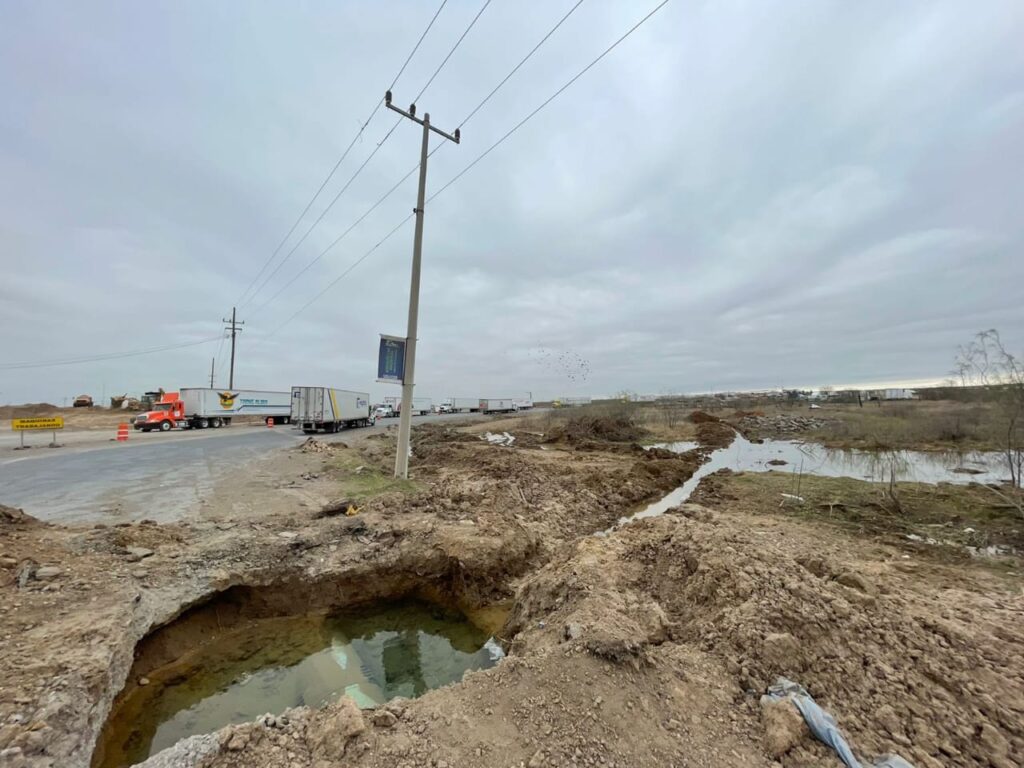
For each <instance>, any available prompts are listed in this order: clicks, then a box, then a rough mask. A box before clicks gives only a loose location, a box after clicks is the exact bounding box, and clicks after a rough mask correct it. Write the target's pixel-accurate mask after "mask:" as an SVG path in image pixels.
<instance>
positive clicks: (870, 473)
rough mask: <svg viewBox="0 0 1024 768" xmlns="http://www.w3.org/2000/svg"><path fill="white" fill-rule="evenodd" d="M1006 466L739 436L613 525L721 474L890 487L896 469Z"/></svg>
mask: <svg viewBox="0 0 1024 768" xmlns="http://www.w3.org/2000/svg"><path fill="white" fill-rule="evenodd" d="M649 447H650V448H665V449H667V450H670V451H675V452H676V453H685V452H686V451H690V450H693V449H695V448H696V447H697V444H696V443H660V444H658V445H652V446H649ZM1004 461H1005V460H1004V458H1003V456H1002V454H999V453H995V452H985V453H983V452H967V453H957V452H927V451H860V450H848V451H843V450H833V449H829V448H825V447H824V446H821V445H817V444H814V443H800V442H797V441H794V440H766V441H764V442H763V443H752V442H750V441H749V440H747V439H746V438H744V437H741V436H740V435H737V436H736V437H735V439H734V440H733V441H732V443H731V444H730V445H729V447H728V448H719V449H718V450H716V451H712V452H711V454H710V456H709V457H708V460H707V461H706V462H705V463H704V464H702V465H701V466H700V468H699V469H698V470H697V471H696V472H695V473H694V474H693V477H691V478H690V479H689V480H687V481H686V482H685V483H684V484H683V485H681V486H679V487H678V488H676V489H675V490H673V491H671V492H669V493H668V495H666V496H664V497H663V498H661V499H659V500H658V501H656V502H654V503H653V504H650V505H649V506H647V507H645V508H644V509H642V510H640V511H639V512H637V513H635V514H633V515H628V516H626V517H622V518H620V519H619V522H618V523H617V525H624V524H625V523H628V522H629V521H630V520H636V519H638V518H643V517H654V516H656V515H661V514H664V513H665V512H666V511H667V510H669V509H672V508H673V507H676V506H678V505H680V504H682V503H683V502H685V501H686V500H687V499H689V498H690V496H691V495H692V494H693V492H694V490H696V488H697V485H698V484H699V483H700V481H701V479H702V478H704V477H706V476H707V475H710V474H712V473H714V472H717V471H718V470H720V469H731V470H734V471H737V472H788V473H791V474H793V475H794V479H795V478H796V476H797V475H799V474H804V475H818V476H820V477H852V478H855V479H858V480H869V481H873V482H888V480H889V477H890V473H891V472H892V471H893V470H895V474H896V480H898V481H907V482H917V483H958V484H966V483H999V482H1002V480H1003V479H1004V478H1005V477H1006V475H1007V471H1006V468H1005V464H1004ZM771 462H775V463H774V464H773V463H771ZM794 492H795V486H794Z"/></svg>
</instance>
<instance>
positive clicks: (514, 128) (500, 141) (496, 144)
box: [427, 0, 669, 203]
mask: <svg viewBox="0 0 1024 768" xmlns="http://www.w3.org/2000/svg"><path fill="white" fill-rule="evenodd" d="M668 2H669V0H662V1H661V2H660V3H658V5H656V6H655V7H654V10H652V11H651V12H650V13H648V14H647V15H646V16H644V17H643V18H642V19H640V21H638V22H637V23H636V24H634V25H633V26H632V27H630V28H629V30H628V31H627V32H626V33H625V34H624V35H622V37H620V38H619V39H618V40H616V41H615V42H614V43H612V44H611V45H609V46H608V47H607V48H605V49H604V51H602V53H601V54H600V55H599V56H598V57H597V58H596V59H594V60H593V61H591V62H590V63H589V64H587V66H585V67H584V68H583V69H581V70H580V71H579V72H577V73H576V75H575V76H573V77H572V79H570V80H569V81H568V82H567V83H566V84H565V85H563V86H562V87H561V88H559V89H558V90H557V91H555V92H554V93H553V94H551V95H550V96H548V97H547V98H546V99H545V100H544V101H543V102H541V104H540V106H539V107H537V108H536V109H535V110H533V111H532V112H531V113H530V114H528V115H527V116H526V117H524V118H523V119H522V120H520V121H519V122H518V123H516V124H515V125H514V126H512V128H511V129H509V131H508V132H507V133H506V134H505V135H504V136H502V137H501V138H500V139H498V140H497V141H496V142H494V143H493V144H491V146H489V147H488V148H487V149H485V150H484V151H483V152H481V153H480V154H479V155H477V156H476V158H474V159H473V160H472V161H471V162H470V163H469V165H467V166H466V167H465V168H463V169H462V170H461V171H459V172H458V173H457V174H455V176H453V177H452V178H451V179H449V180H448V183H447V184H445V185H444V186H443V187H441V188H440V189H439V190H437V191H436V192H435V193H434V194H432V195H431V196H430V197H428V198H427V202H428V203H429V202H430V201H431V200H433V199H434V198H435V197H437V196H438V195H440V194H441V193H442V192H444V191H445V190H446V189H448V187H450V186H451V185H452V184H454V183H455V182H456V181H458V180H459V179H461V178H462V177H463V176H464V175H465V174H466V173H467V172H468V171H469V170H470V169H471V168H472V167H473V166H475V165H476V164H477V163H479V162H480V161H481V160H483V159H484V158H485V157H487V155H489V154H490V153H491V152H492V151H494V150H495V149H496V148H497V147H499V146H500V145H501V144H503V143H505V141H506V139H508V138H509V137H510V136H511V135H512V134H513V133H515V132H516V131H518V130H519V129H520V128H522V127H523V125H525V124H526V123H527V122H528V121H529V120H530V119H531V118H533V116H534V115H536V114H537V113H538V112H540V111H541V110H542V109H544V107H546V106H547V105H548V104H550V103H551V102H552V101H554V100H555V99H556V98H558V97H559V96H560V95H561V94H562V93H563V92H564V91H565V90H566V89H567V88H568V87H569V86H571V85H572V84H573V83H575V82H576V81H577V80H579V79H580V78H581V77H583V75H585V74H586V73H587V72H589V71H590V69H591V68H592V67H593V66H594V65H595V64H597V63H598V62H599V61H601V59H603V58H604V57H605V56H607V55H608V54H609V53H611V52H612V51H614V50H615V49H616V48H617V47H618V46H619V43H621V42H622V41H623V40H625V39H626V38H627V37H629V36H630V35H632V34H633V33H634V32H636V31H637V30H638V29H639V28H640V27H641V26H642V25H643V24H644V23H645V22H646V21H647V20H648V19H650V18H651V17H652V16H653V15H654V14H656V13H657V12H658V11H660V10H661V9H662V8H664V7H665V6H666V5H668Z"/></svg>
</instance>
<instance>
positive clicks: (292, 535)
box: [277, 531, 299, 539]
mask: <svg viewBox="0 0 1024 768" xmlns="http://www.w3.org/2000/svg"><path fill="white" fill-rule="evenodd" d="M277 535H278V536H280V537H281V538H282V539H296V538H298V536H299V534H298V533H296V532H295V531H281V532H280V533H279V534H277Z"/></svg>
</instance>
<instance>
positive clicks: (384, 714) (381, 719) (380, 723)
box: [373, 709, 398, 728]
mask: <svg viewBox="0 0 1024 768" xmlns="http://www.w3.org/2000/svg"><path fill="white" fill-rule="evenodd" d="M397 722H398V718H397V717H395V713H394V712H389V711H388V710H386V709H378V710H377V711H376V712H374V713H373V724H374V725H376V726H377V727H378V728H391V727H393V726H394V724H395V723H397Z"/></svg>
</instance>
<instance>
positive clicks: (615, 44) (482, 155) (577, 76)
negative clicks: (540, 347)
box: [263, 0, 669, 340]
mask: <svg viewBox="0 0 1024 768" xmlns="http://www.w3.org/2000/svg"><path fill="white" fill-rule="evenodd" d="M668 3H669V0H662V2H660V3H659V4H658V5H656V6H655V7H654V8H653V9H652V10H651V11H650V12H649V13H648V14H647V15H646V16H644V17H643V18H642V19H640V21H638V22H637V23H636V24H634V25H633V26H632V27H630V28H629V29H628V30H627V31H626V32H625V33H624V34H623V35H622V36H621V37H619V38H618V39H617V40H616V41H615V42H613V43H612V44H611V45H609V46H608V47H607V48H605V49H604V51H602V52H601V53H600V54H599V55H598V56H597V57H596V58H595V59H594V60H592V61H591V62H590V63H589V64H587V66H585V67H584V68H583V69H581V70H580V71H579V72H577V73H576V74H575V75H574V76H573V77H572V78H571V79H570V80H568V81H567V82H566V83H565V84H564V85H563V86H562V87H561V88H559V89H558V90H557V91H555V92H554V93H553V94H551V95H550V96H549V97H548V98H547V99H545V100H544V101H543V102H542V103H541V104H540V106H538V107H537V108H536V109H534V110H533V111H532V112H530V113H529V114H528V115H527V116H526V117H524V118H523V119H522V120H520V121H519V122H518V123H516V124H515V125H514V126H513V127H512V128H511V129H510V130H509V131H508V132H506V133H505V135H504V136H502V137H501V138H500V139H498V140H497V141H496V142H494V143H493V144H492V145H491V146H489V147H488V148H487V149H485V150H484V151H483V152H481V153H480V154H479V155H477V157H476V158H474V159H473V160H472V161H471V162H470V163H469V164H468V165H467V166H466V167H465V168H463V169H462V170H461V171H459V172H458V173H457V174H456V175H455V176H453V177H452V178H451V179H449V180H448V182H447V183H446V184H445V185H444V186H442V187H441V188H440V189H439V190H437V192H434V194H432V195H431V196H430V197H429V198H427V202H430V201H431V200H433V199H434V198H435V197H437V196H438V195H440V194H441V193H442V192H444V191H445V190H446V189H448V188H449V187H450V186H451V185H452V184H454V183H455V182H456V181H458V180H459V179H460V178H462V177H463V176H464V175H465V174H466V173H467V172H468V171H469V170H470V169H471V168H473V167H474V166H475V165H476V164H477V163H479V162H480V161H481V160H483V159H484V158H485V157H486V156H487V155H489V154H490V153H491V152H493V151H494V150H495V149H496V148H497V147H498V146H500V145H501V144H503V143H504V142H505V141H506V140H508V138H509V137H511V136H512V134H514V133H515V132H516V131H518V130H519V129H520V128H522V127H523V125H525V124H526V123H527V122H528V121H529V120H531V119H532V118H533V117H534V116H536V115H537V113H538V112H540V111H541V110H542V109H544V107H546V106H547V105H548V104H550V103H551V102H552V101H554V100H555V99H556V98H558V96H560V95H561V94H562V93H563V92H564V91H565V90H566V89H567V88H569V87H570V86H571V85H572V84H573V83H575V82H576V81H577V80H579V79H580V78H581V77H582V76H583V75H585V74H586V73H587V72H589V71H590V70H591V69H592V68H593V67H594V66H595V65H596V64H597V63H598V62H599V61H601V60H602V59H603V58H604V57H605V56H607V55H608V54H609V53H611V52H612V51H613V50H615V49H616V48H617V47H618V46H619V45H620V44H621V43H622V42H623V41H624V40H625V39H626V38H628V37H629V36H630V35H632V34H633V33H634V32H636V30H638V29H639V28H640V27H641V26H643V25H644V24H645V23H646V22H647V21H648V20H649V19H650V18H651V17H652V16H654V14H656V13H657V12H658V11H660V10H661V9H662V8H664V7H665V6H666V5H668ZM577 5H578V3H577ZM485 7H486V6H485ZM572 10H575V7H574V8H573V9H572ZM563 21H564V19H563ZM559 24H561V22H559ZM556 28H557V25H556ZM538 47H539V46H538ZM535 50H536V49H535ZM531 55H532V53H531ZM527 58H528V57H527ZM518 66H521V63H520V65H517V68H518ZM499 87H500V86H499ZM489 98H490V96H488V97H487V98H485V99H484V101H485V102H486V101H487V99H489ZM481 105H482V104H481ZM471 114H472V113H471ZM467 119H468V118H467ZM441 146H443V145H438V147H441ZM435 151H436V148H435ZM417 167H418V166H417ZM413 170H415V169H413ZM410 173H411V172H410ZM409 175H410V174H407V175H406V176H405V177H403V179H402V180H401V181H405V179H407V178H408V177H409ZM401 181H400V182H399V184H401ZM396 187H397V185H396ZM394 189H395V187H393V188H392V189H391V190H390V191H389V192H388V193H387V194H389V195H390V194H391V192H393V191H394ZM385 197H386V196H385ZM380 202H382V201H378V203H377V204H379V203H380ZM377 204H375V206H376V205H377ZM410 219H412V214H409V215H408V216H406V217H405V218H404V219H403V220H402V221H401V222H400V223H399V224H398V225H397V226H396V227H395V228H394V229H392V230H391V231H390V232H388V233H387V234H386V235H385V236H384V237H383V238H381V239H380V240H379V241H378V242H377V244H376V245H374V246H373V247H372V248H370V249H369V250H368V251H366V253H364V254H363V255H362V256H360V257H359V258H358V259H356V260H355V261H354V262H352V264H350V265H349V266H348V267H347V268H346V269H345V271H344V272H342V273H341V274H340V275H339V276H338V277H336V278H335V279H334V280H332V281H331V282H330V283H328V284H327V286H326V287H325V288H324V289H323V290H322V291H320V293H318V294H317V295H316V296H314V297H313V298H312V299H310V300H309V301H307V302H306V303H305V304H303V305H302V306H301V307H300V308H299V309H298V310H297V311H296V312H295V313H294V314H292V315H291V316H290V317H289V318H288V319H287V320H285V321H284V322H283V323H281V325H279V326H277V328H275V329H274V330H273V331H271V333H270V334H268V335H267V336H265V337H264V339H263V340H266V339H269V338H270V337H272V336H273V335H274V334H276V333H277V332H278V331H280V330H281V329H282V328H284V327H285V326H286V325H288V324H289V323H290V322H291V321H292V320H294V319H295V318H296V317H298V316H299V315H300V314H302V313H303V312H304V311H305V310H306V309H308V308H309V307H310V306H312V305H313V304H314V303H315V302H316V301H318V300H319V299H320V298H321V297H323V296H324V294H326V293H327V292H328V291H329V290H331V288H333V287H334V286H335V285H337V284H338V283H339V282H340V281H341V280H342V278H344V277H345V276H346V275H348V274H349V273H350V272H351V271H352V270H353V269H355V268H356V267H357V266H359V264H361V263H362V262H363V261H365V260H366V259H367V258H368V257H369V256H370V255H371V254H372V253H373V252H374V251H376V250H377V249H378V248H379V247H380V246H381V245H383V244H384V243H385V242H386V241H387V240H388V239H389V238H391V236H392V235H394V234H395V233H396V232H397V231H398V230H399V229H401V228H402V227H403V226H404V225H405V224H406V223H408V222H409V220H410ZM318 258H319V257H318Z"/></svg>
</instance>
